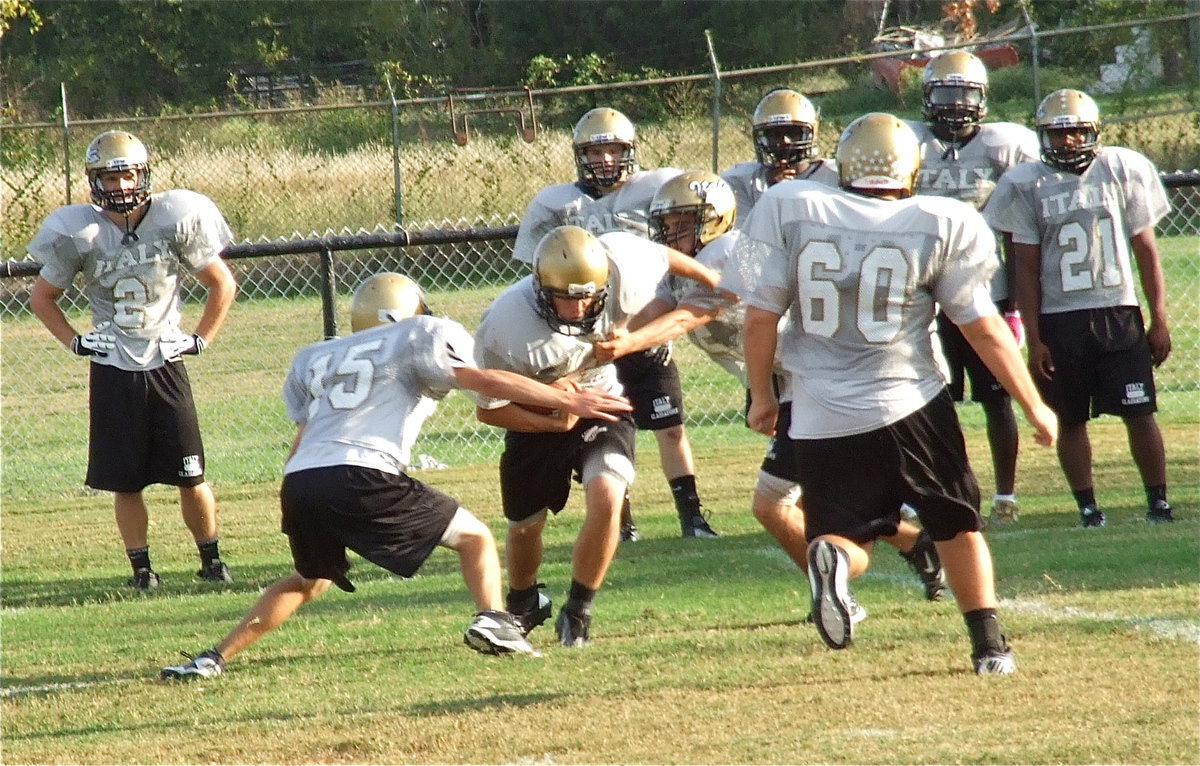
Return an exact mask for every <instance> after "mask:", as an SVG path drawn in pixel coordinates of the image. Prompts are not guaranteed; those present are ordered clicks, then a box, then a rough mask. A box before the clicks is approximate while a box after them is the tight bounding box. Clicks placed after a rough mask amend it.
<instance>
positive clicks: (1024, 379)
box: [959, 314, 1041, 412]
mask: <svg viewBox="0 0 1200 766" xmlns="http://www.w3.org/2000/svg"><path fill="white" fill-rule="evenodd" d="M959 330H961V331H962V334H963V337H965V338H966V339H967V342H968V343H970V344H971V348H973V349H974V350H975V353H976V354H978V355H979V358H980V360H981V361H982V362H983V363H984V364H985V365H986V366H987V368H988V369H989V370H991V372H992V374H993V375H995V376H996V380H998V381H1000V384H1001V385H1002V386H1004V390H1005V391H1008V393H1009V395H1010V396H1012V398H1013V399H1015V400H1016V401H1017V403H1018V404H1020V405H1021V407H1022V408H1023V409H1025V411H1026V412H1028V411H1029V410H1030V409H1031V408H1032V407H1034V406H1035V405H1037V404H1040V403H1041V396H1040V395H1039V394H1038V391H1037V388H1036V386H1034V383H1033V379H1032V378H1031V377H1030V376H1029V370H1028V369H1027V368H1026V367H1025V361H1024V359H1022V358H1021V351H1020V349H1018V348H1017V343H1016V341H1015V340H1014V339H1013V335H1012V332H1011V331H1009V329H1008V326H1007V325H1005V324H1004V320H1003V319H1001V318H1000V316H999V315H996V314H992V315H989V316H985V317H981V318H980V319H977V320H975V321H974V322H970V323H968V324H964V325H960V326H959Z"/></svg>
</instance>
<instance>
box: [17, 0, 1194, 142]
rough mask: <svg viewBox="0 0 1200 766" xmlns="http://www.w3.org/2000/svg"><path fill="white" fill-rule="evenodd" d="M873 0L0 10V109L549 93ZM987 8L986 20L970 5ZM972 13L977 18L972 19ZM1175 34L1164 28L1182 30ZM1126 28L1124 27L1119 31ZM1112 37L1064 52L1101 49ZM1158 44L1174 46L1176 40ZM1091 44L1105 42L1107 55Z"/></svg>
mask: <svg viewBox="0 0 1200 766" xmlns="http://www.w3.org/2000/svg"><path fill="white" fill-rule="evenodd" d="M996 6H997V2H996V0H986V1H984V2H978V1H977V0H958V1H957V2H933V1H923V0H892V2H891V4H890V8H891V9H892V10H891V12H890V14H889V15H890V16H891V17H892V18H891V19H890V21H891V23H899V22H901V21H902V22H903V23H931V24H936V23H937V22H938V21H939V19H941V18H943V17H945V18H952V20H956V22H957V23H960V24H961V23H974V21H975V16H980V17H983V18H980V23H981V25H982V24H984V23H986V24H988V25H991V24H992V23H998V22H999V21H1002V20H1008V19H1011V18H1015V17H1017V16H1018V8H1017V3H1016V2H1013V0H1005V1H1004V2H1002V3H999V7H998V8H997V7H996ZM881 7H882V3H881V2H879V1H878V0H805V1H804V2H777V1H776V0H740V1H738V2H733V1H732V0H724V1H717V2H713V1H707V2H706V1H702V0H596V1H594V2H581V1H578V0H575V1H572V0H402V1H400V0H323V1H317V0H239V2H200V1H199V0H0V34H3V37H4V46H3V48H2V49H0V104H2V113H3V114H4V115H5V116H7V117H8V118H9V119H40V120H45V119H50V118H52V117H53V116H54V115H55V114H56V112H57V110H58V109H59V108H60V106H59V83H65V84H66V87H67V91H68V94H69V98H70V103H71V108H72V110H73V112H74V116H75V117H103V116H117V115H121V114H136V113H151V114H153V113H159V112H161V111H164V110H170V111H188V110H203V109H210V108H213V107H214V106H226V105H229V104H231V103H236V102H237V100H238V98H239V96H238V93H239V84H244V83H245V82H246V77H248V76H255V75H258V76H269V77H271V78H273V79H274V80H275V81H276V82H289V83H292V84H299V86H305V87H309V90H308V91H307V92H308V93H312V92H314V91H315V90H316V89H315V88H313V87H311V86H312V85H313V84H314V83H330V82H334V81H342V82H350V83H353V84H355V85H359V86H362V87H363V88H364V93H365V95H366V96H367V97H371V98H382V97H384V96H385V95H386V92H387V91H386V89H385V87H384V83H385V81H386V82H388V83H390V85H391V87H392V91H393V92H394V93H395V94H396V95H397V96H398V97H401V98H403V97H415V96H430V95H441V94H444V93H446V92H448V91H449V90H451V89H453V88H486V87H514V86H522V85H529V86H531V87H553V86H556V85H575V84H587V83H591V82H600V81H605V80H614V79H629V78H632V77H635V76H642V75H644V74H646V73H663V74H682V73H695V72H703V71H707V70H708V69H709V67H710V63H709V53H708V50H707V46H706V42H705V31H706V30H710V31H711V34H712V37H713V41H714V45H715V49H716V54H717V57H718V60H719V61H720V64H721V66H722V68H723V69H725V70H729V69H738V68H750V67H755V66H763V65H771V64H781V63H788V62H793V61H803V60H812V59H817V58H826V57H833V56H842V55H846V54H850V53H853V52H855V51H863V50H867V49H868V47H869V45H870V40H871V36H872V35H873V34H874V31H875V26H876V23H877V21H878V18H877V14H878V12H879V10H880V9H881ZM1026 7H1028V8H1030V9H1031V12H1032V13H1033V14H1034V16H1035V18H1036V20H1037V21H1038V23H1039V25H1040V26H1041V28H1043V29H1047V28H1052V27H1055V26H1057V25H1058V24H1060V23H1062V24H1068V25H1070V24H1083V23H1098V22H1102V21H1105V20H1112V19H1115V18H1130V16H1131V15H1137V14H1138V13H1142V14H1144V15H1147V16H1157V15H1162V14H1164V13H1179V12H1184V11H1186V9H1187V2H1186V0H1169V1H1166V2H1147V1H1146V0H1135V1H1132V2H1131V1H1130V0H1059V1H1058V2H1053V3H1036V4H1035V3H1028V4H1027V6H1026ZM985 10H986V13H985V12H984V11H985ZM985 19H986V22H985ZM1182 29H1183V25H1180V26H1179V28H1178V29H1174V30H1170V31H1166V32H1164V33H1165V34H1174V35H1176V36H1177V37H1180V36H1181V35H1182V34H1183V31H1182ZM1127 36H1128V35H1126V37H1127ZM1119 37H1120V34H1119V33H1115V34H1114V35H1109V36H1105V35H1096V36H1091V37H1090V38H1089V40H1088V41H1081V43H1080V45H1081V46H1082V48H1081V49H1080V50H1079V51H1075V50H1072V51H1070V52H1069V54H1070V55H1071V56H1072V57H1075V56H1082V57H1084V58H1085V59H1086V60H1089V61H1090V60H1092V59H1099V58H1101V57H1103V56H1105V55H1107V56H1111V45H1112V43H1113V40H1114V39H1116V41H1117V42H1123V41H1125V40H1124V39H1117V38H1119ZM1171 44H1172V45H1175V47H1176V48H1177V49H1178V48H1182V47H1183V41H1182V38H1181V39H1179V40H1176V39H1172V40H1171ZM1106 46H1107V47H1106Z"/></svg>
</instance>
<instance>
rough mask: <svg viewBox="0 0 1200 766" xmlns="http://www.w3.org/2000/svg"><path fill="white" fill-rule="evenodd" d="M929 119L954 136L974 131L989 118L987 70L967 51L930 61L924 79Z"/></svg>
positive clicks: (947, 54) (952, 53)
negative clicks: (985, 117)
mask: <svg viewBox="0 0 1200 766" xmlns="http://www.w3.org/2000/svg"><path fill="white" fill-rule="evenodd" d="M921 82H922V93H923V94H924V114H925V119H926V120H928V121H929V122H930V123H931V124H933V125H935V126H939V127H942V128H944V129H945V130H947V131H948V132H950V133H952V134H959V133H964V132H967V131H970V130H972V129H973V128H975V127H976V126H977V125H979V123H980V121H981V120H982V119H983V118H984V116H985V115H987V88H988V73H987V67H985V66H984V65H983V62H982V61H980V60H979V59H978V58H977V57H976V56H973V55H971V54H970V53H967V52H966V51H950V52H948V53H943V54H942V55H940V56H936V57H934V58H932V59H930V61H929V63H928V64H926V65H925V71H924V73H923V75H922V77H921Z"/></svg>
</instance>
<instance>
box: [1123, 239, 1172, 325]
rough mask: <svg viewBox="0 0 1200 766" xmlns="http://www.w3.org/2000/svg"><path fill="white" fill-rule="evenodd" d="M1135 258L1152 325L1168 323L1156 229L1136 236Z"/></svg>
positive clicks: (1164, 285) (1164, 280) (1164, 283)
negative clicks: (1155, 234)
mask: <svg viewBox="0 0 1200 766" xmlns="http://www.w3.org/2000/svg"><path fill="white" fill-rule="evenodd" d="M1130 244H1131V245H1132V247H1133V254H1134V257H1135V258H1136V259H1137V265H1138V275H1139V277H1140V278H1141V281H1142V292H1143V293H1144V294H1145V296H1146V304H1147V308H1148V309H1149V311H1150V323H1151V324H1164V325H1165V324H1166V322H1167V290H1166V279H1165V277H1163V270H1162V260H1161V259H1160V258H1159V255H1158V243H1157V241H1156V240H1155V238H1154V229H1153V228H1151V229H1148V230H1146V231H1143V232H1139V233H1138V234H1135V235H1134V236H1133V238H1132V239H1131V240H1130Z"/></svg>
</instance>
